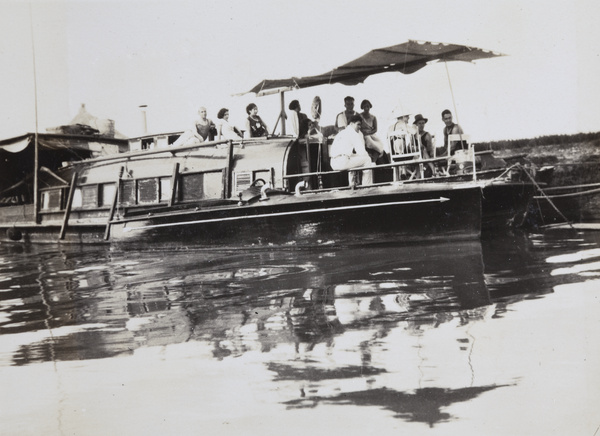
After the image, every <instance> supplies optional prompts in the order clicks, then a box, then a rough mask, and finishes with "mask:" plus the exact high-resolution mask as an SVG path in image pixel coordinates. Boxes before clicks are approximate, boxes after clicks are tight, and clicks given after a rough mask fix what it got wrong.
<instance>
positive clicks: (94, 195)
mask: <svg viewBox="0 0 600 436" xmlns="http://www.w3.org/2000/svg"><path fill="white" fill-rule="evenodd" d="M224 176H225V175H224V172H223V171H222V170H218V171H208V172H201V173H191V174H180V175H179V181H178V189H177V193H176V201H179V202H187V201H198V200H204V199H214V198H224V197H225V192H224V188H223V186H224ZM272 177H273V170H272V169H270V170H258V171H248V172H240V173H234V186H233V188H234V194H235V193H237V192H241V191H242V190H244V189H246V188H247V187H248V186H250V184H251V183H252V182H253V181H254V180H256V179H257V178H264V179H265V180H272ZM116 189H117V184H116V183H114V182H113V183H98V184H90V185H84V186H80V187H77V188H75V192H74V193H73V202H72V204H71V207H72V208H73V209H95V208H109V207H111V206H112V204H113V201H114V197H115V191H116ZM67 193H68V189H67V188H64V187H63V188H55V189H45V190H43V191H42V193H41V209H42V210H61V209H64V207H65V205H66V202H67V200H66V196H67ZM171 195H172V188H171V177H152V178H145V179H135V180H129V179H124V180H121V182H120V184H119V204H120V205H122V206H134V205H150V204H158V203H168V202H169V200H170V199H171Z"/></svg>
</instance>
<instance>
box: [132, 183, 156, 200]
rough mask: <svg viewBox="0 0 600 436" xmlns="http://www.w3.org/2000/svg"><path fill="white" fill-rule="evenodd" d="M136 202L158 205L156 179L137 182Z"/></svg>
mask: <svg viewBox="0 0 600 436" xmlns="http://www.w3.org/2000/svg"><path fill="white" fill-rule="evenodd" d="M137 198H138V202H139V203H140V204H142V203H146V204H147V203H158V199H159V197H158V179H140V180H138V197H137Z"/></svg>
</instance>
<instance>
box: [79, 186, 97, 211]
mask: <svg viewBox="0 0 600 436" xmlns="http://www.w3.org/2000/svg"><path fill="white" fill-rule="evenodd" d="M81 194H82V196H83V205H82V207H84V208H88V207H89V208H92V207H98V185H89V186H82V187H81Z"/></svg>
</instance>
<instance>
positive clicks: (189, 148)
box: [69, 140, 242, 165]
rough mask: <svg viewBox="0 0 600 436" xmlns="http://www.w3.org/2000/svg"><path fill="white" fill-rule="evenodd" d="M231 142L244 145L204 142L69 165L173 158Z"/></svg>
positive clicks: (102, 157) (96, 158) (88, 160)
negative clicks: (149, 157) (162, 155)
mask: <svg viewBox="0 0 600 436" xmlns="http://www.w3.org/2000/svg"><path fill="white" fill-rule="evenodd" d="M230 142H231V143H232V144H233V145H235V144H242V142H241V141H231V140H222V141H207V142H202V143H200V144H194V145H184V146H180V147H163V148H153V149H150V150H140V151H130V152H126V153H118V154H114V155H108V156H100V157H95V158H91V159H86V160H85V161H78V162H69V164H72V165H77V164H82V163H97V162H108V161H126V160H129V159H133V158H137V157H140V156H152V155H159V154H167V153H170V154H171V155H172V156H176V155H178V154H180V153H185V152H190V151H194V150H199V149H202V148H213V147H216V146H219V145H227V144H229V143H230Z"/></svg>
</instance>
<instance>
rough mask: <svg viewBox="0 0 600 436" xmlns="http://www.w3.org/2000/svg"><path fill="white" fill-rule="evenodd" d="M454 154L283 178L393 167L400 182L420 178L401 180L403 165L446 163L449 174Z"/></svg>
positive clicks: (395, 180) (394, 179) (285, 178)
mask: <svg viewBox="0 0 600 436" xmlns="http://www.w3.org/2000/svg"><path fill="white" fill-rule="evenodd" d="M453 158H454V157H453V156H450V157H448V156H443V157H436V158H429V159H412V160H403V161H397V162H392V163H389V164H379V165H375V164H373V165H372V166H371V167H360V168H351V169H347V170H331V171H313V172H303V173H295V174H284V176H283V179H284V180H289V179H297V178H304V177H312V176H316V177H321V176H326V175H333V174H344V173H347V172H358V171H365V170H367V171H371V170H381V169H393V170H395V171H394V177H393V180H392V181H393V182H398V181H411V180H413V179H415V180H417V179H419V177H417V176H411V177H410V178H407V179H406V180H401V177H400V173H399V172H398V171H397V170H398V169H399V168H402V167H406V166H414V165H418V166H422V165H424V164H429V163H432V164H435V163H438V164H439V163H445V164H446V165H445V169H444V171H443V173H442V174H441V175H440V176H449V175H450V174H449V172H448V169H449V166H450V163H451V161H452V160H453ZM473 174H475V166H473ZM422 178H423V176H422V172H421V176H420V179H422ZM431 179H435V177H431ZM473 179H474V180H475V175H474V176H473Z"/></svg>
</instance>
